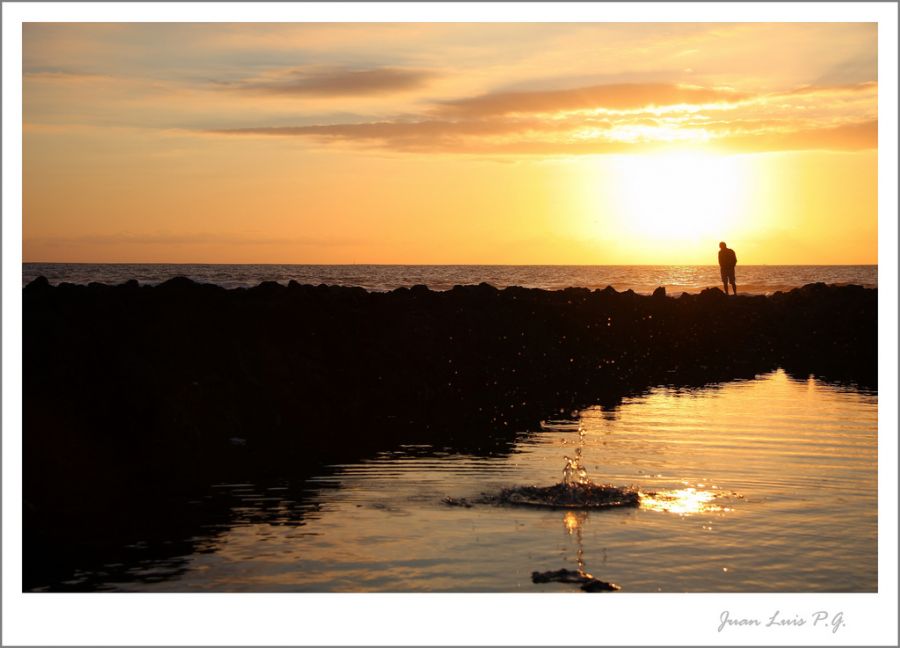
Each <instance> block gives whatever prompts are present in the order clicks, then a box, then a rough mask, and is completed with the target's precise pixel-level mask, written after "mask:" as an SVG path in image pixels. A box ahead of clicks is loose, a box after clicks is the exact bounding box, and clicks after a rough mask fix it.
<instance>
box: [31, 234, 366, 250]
mask: <svg viewBox="0 0 900 648" xmlns="http://www.w3.org/2000/svg"><path fill="white" fill-rule="evenodd" d="M360 242H361V239H356V238H350V237H315V236H299V237H291V236H280V237H260V236H257V235H254V234H252V233H247V234H241V233H216V232H194V233H183V234H175V233H170V232H156V233H132V232H119V233H115V234H93V235H92V234H86V235H84V236H48V237H31V238H27V239H25V240H24V241H23V243H24V244H25V245H45V246H46V245H60V246H82V245H91V246H95V245H100V246H105V245H109V246H122V245H133V246H142V245H172V246H179V245H295V246H310V247H341V246H346V245H356V244H359V243H360Z"/></svg>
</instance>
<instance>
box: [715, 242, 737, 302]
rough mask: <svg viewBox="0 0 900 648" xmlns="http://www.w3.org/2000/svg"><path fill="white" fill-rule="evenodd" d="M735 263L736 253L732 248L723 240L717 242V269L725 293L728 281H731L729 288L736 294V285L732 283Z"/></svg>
mask: <svg viewBox="0 0 900 648" xmlns="http://www.w3.org/2000/svg"><path fill="white" fill-rule="evenodd" d="M736 265H737V255H736V254H735V253H734V250H732V249H730V248H729V247H728V246H727V245H725V241H722V242H721V243H719V270H720V271H721V272H722V285H723V286H724V287H725V294H726V295H727V294H728V282H729V281H730V282H731V290H732V292H733V293H734V294H735V295H737V286H736V285H735V284H734V266H736Z"/></svg>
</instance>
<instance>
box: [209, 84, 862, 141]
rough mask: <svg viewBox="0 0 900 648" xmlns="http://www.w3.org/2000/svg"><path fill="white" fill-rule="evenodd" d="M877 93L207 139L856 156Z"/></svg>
mask: <svg viewBox="0 0 900 648" xmlns="http://www.w3.org/2000/svg"><path fill="white" fill-rule="evenodd" d="M877 89H878V88H877V84H876V83H861V84H847V85H827V86H802V87H798V88H792V89H787V90H783V91H780V92H774V93H773V92H763V93H756V94H753V93H747V92H744V93H736V92H733V91H730V90H722V89H720V88H701V87H683V86H672V85H666V84H640V85H635V84H632V85H625V84H620V85H606V86H589V87H585V88H580V89H573V90H565V91H552V92H540V93H535V92H505V93H490V94H486V95H479V96H475V97H470V98H463V99H458V100H455V101H453V102H449V101H444V102H440V103H438V104H432V106H431V107H430V108H426V109H425V110H424V111H422V112H421V114H420V115H419V117H418V118H416V117H410V116H406V117H404V118H397V119H393V120H384V119H379V120H372V121H359V122H355V123H334V124H307V125H297V126H253V127H247V128H232V129H217V130H212V129H209V130H207V131H205V132H207V133H211V134H215V135H228V136H238V135H243V136H257V137H276V136H277V137H305V138H310V139H312V140H315V141H316V142H318V143H320V144H329V143H344V144H348V143H349V144H356V145H360V146H366V147H377V148H385V149H389V150H394V151H406V152H429V153H479V154H535V155H573V154H601V153H622V152H640V151H647V150H656V149H660V148H665V147H672V146H682V147H683V146H698V145H700V146H710V147H715V148H718V149H721V150H731V151H740V152H765V151H785V150H812V149H825V150H844V151H855V150H862V149H873V148H877V145H878V144H877V139H878V138H877V133H878V123H877ZM723 98H728V100H729V101H728V102H723V101H722V100H723ZM688 100H690V101H688ZM601 101H602V102H604V103H603V104H602V105H601V104H600V103H598V102H601ZM666 102H669V103H666Z"/></svg>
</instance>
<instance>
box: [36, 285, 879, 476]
mask: <svg viewBox="0 0 900 648" xmlns="http://www.w3.org/2000/svg"><path fill="white" fill-rule="evenodd" d="M23 302H24V303H23V308H24V315H23V338H24V339H23V344H24V348H23V368H24V376H23V378H24V382H23V404H24V420H23V422H24V435H25V449H26V453H25V466H26V478H27V477H29V476H30V475H29V471H31V472H38V471H40V473H41V474H42V475H43V476H46V475H48V474H53V473H54V472H55V471H57V470H64V471H70V470H73V469H74V468H73V463H74V464H76V465H79V466H82V468H81V470H91V469H92V470H105V471H109V470H111V468H110V467H111V466H121V467H124V470H125V472H128V473H135V472H139V473H142V474H145V475H147V476H150V475H153V474H156V473H159V472H160V471H164V472H165V473H166V474H168V475H170V476H172V477H174V476H175V475H182V476H184V477H186V478H187V477H190V476H192V475H197V474H198V473H203V472H206V471H208V470H212V469H215V468H216V467H217V466H222V465H233V464H234V463H235V462H237V463H238V464H242V465H244V464H246V465H250V464H253V463H254V462H257V463H261V464H263V465H266V466H271V465H273V462H283V461H287V462H289V463H290V464H292V465H296V464H297V462H300V463H307V462H319V461H323V460H335V459H337V460H346V459H348V457H352V456H353V455H355V454H358V453H361V452H362V453H365V452H366V451H369V450H371V449H374V448H382V447H386V446H389V445H391V444H393V443H398V442H414V441H428V442H438V443H445V442H446V443H448V444H450V445H453V444H459V445H463V446H465V445H474V446H479V445H480V444H481V443H483V442H484V441H485V438H486V436H487V435H486V433H487V432H496V431H502V430H522V429H529V428H531V429H533V428H535V427H536V426H537V425H538V424H539V422H540V421H541V420H543V419H545V418H547V417H550V416H553V415H555V414H559V413H560V412H564V413H568V412H570V411H572V410H574V409H577V408H579V407H582V406H585V405H590V404H597V403H600V404H603V405H605V406H608V407H614V406H615V405H616V403H617V402H618V400H619V399H621V397H622V396H624V395H626V394H631V393H635V392H640V391H641V390H644V389H646V388H648V387H651V386H654V385H658V384H675V385H700V384H704V383H708V382H715V381H723V380H729V379H733V378H740V377H749V376H753V375H754V374H757V373H760V372H764V371H768V370H771V369H774V368H776V367H779V366H781V367H784V368H785V369H786V370H787V371H789V372H791V373H793V374H795V375H801V376H804V377H805V376H806V375H809V374H815V375H817V376H819V377H822V378H824V379H828V380H838V381H847V382H856V383H861V384H865V385H874V383H875V377H876V327H877V321H876V320H877V295H876V291H875V290H872V289H864V288H861V287H857V286H844V287H834V286H826V285H823V284H814V285H809V286H805V287H803V288H800V289H796V290H792V291H790V292H787V293H776V294H775V295H772V296H769V297H764V296H738V297H726V296H725V295H724V294H723V293H722V292H721V291H719V290H718V289H709V290H705V291H703V292H702V293H700V294H697V295H683V296H681V297H678V298H673V297H667V296H665V295H664V294H662V293H661V291H658V292H657V294H655V295H654V296H640V295H636V294H634V293H633V292H631V291H626V292H621V293H619V292H616V291H614V290H613V289H611V288H607V289H605V290H595V291H590V290H587V289H578V288H572V289H567V290H561V291H544V290H536V289H534V290H532V289H524V288H507V289H505V290H497V289H495V288H493V287H491V286H489V285H486V284H481V285H478V286H458V287H456V288H454V289H452V290H449V291H446V292H434V291H431V290H429V289H427V288H425V287H424V286H417V287H414V288H411V289H398V290H394V291H392V292H388V293H369V292H366V291H365V290H362V289H359V288H345V287H335V286H324V285H323V286H308V285H299V284H296V283H294V282H291V283H290V284H289V285H288V286H283V285H279V284H276V283H263V284H261V285H260V286H258V287H256V288H252V289H232V290H226V289H223V288H220V287H217V286H213V285H200V284H197V283H194V282H192V281H190V280H187V279H183V278H179V279H173V280H170V281H167V282H166V283H163V284H161V285H159V286H155V287H150V286H139V285H138V284H137V283H136V282H133V281H132V282H128V283H126V284H122V285H119V286H106V285H101V284H90V285H88V286H78V285H71V284H61V285H59V286H55V287H54V286H51V285H50V284H49V283H48V282H47V281H46V280H44V279H37V280H35V281H34V282H32V283H31V284H29V285H28V286H27V287H26V288H25V289H24V294H23Z"/></svg>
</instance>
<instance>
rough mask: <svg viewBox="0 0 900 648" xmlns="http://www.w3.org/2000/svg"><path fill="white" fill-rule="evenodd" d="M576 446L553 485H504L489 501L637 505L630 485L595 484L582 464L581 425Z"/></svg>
mask: <svg viewBox="0 0 900 648" xmlns="http://www.w3.org/2000/svg"><path fill="white" fill-rule="evenodd" d="M578 439H579V445H578V447H577V448H576V449H575V456H574V457H569V456H566V457H565V460H566V465H565V466H564V467H563V476H562V477H563V478H562V481H561V482H560V483H558V484H554V485H553V486H516V487H513V488H505V489H503V490H502V491H500V493H499V495H497V496H495V497H493V498H490V500H489V501H492V502H495V503H501V504H515V505H519V506H539V507H546V508H570V509H599V508H613V507H620V506H638V505H639V504H640V497H639V494H638V492H637V490H635V489H634V488H625V487H620V486H613V485H611V484H595V483H594V482H593V481H591V479H590V478H589V477H588V474H587V470H586V469H585V468H584V466H583V465H582V463H581V462H582V454H583V448H584V442H585V431H584V428H583V427H579V429H578Z"/></svg>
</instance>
